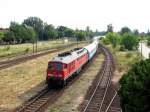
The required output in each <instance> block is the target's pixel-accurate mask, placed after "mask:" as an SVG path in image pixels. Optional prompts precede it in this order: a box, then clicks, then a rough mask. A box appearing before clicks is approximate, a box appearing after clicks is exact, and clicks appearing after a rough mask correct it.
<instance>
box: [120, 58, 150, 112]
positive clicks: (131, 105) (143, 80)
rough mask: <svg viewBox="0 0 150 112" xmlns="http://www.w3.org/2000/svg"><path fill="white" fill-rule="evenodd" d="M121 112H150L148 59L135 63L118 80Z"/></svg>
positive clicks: (149, 64) (149, 62)
mask: <svg viewBox="0 0 150 112" xmlns="http://www.w3.org/2000/svg"><path fill="white" fill-rule="evenodd" d="M120 84H121V88H120V90H119V95H120V101H121V107H122V110H123V112H148V111H150V103H149V101H150V89H149V88H150V59H147V60H145V61H143V60H142V61H140V62H137V63H135V64H134V65H133V67H132V68H131V69H130V70H129V72H128V73H126V74H125V75H124V76H123V77H122V78H121V80H120Z"/></svg>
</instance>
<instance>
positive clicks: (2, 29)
mask: <svg viewBox="0 0 150 112" xmlns="http://www.w3.org/2000/svg"><path fill="white" fill-rule="evenodd" d="M8 31H9V29H8V28H0V32H8Z"/></svg>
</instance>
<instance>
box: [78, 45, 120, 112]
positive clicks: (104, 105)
mask: <svg viewBox="0 0 150 112" xmlns="http://www.w3.org/2000/svg"><path fill="white" fill-rule="evenodd" d="M101 47H102V51H103V53H104V55H105V60H104V62H103V67H102V69H101V71H100V72H99V73H98V77H97V79H96V83H95V85H93V88H92V90H91V93H90V94H89V96H88V98H87V99H86V100H85V101H84V102H83V104H82V105H81V107H80V111H81V112H121V108H120V104H119V97H118V95H117V90H116V89H115V88H114V86H113V85H112V82H111V78H112V76H113V71H114V69H115V66H114V62H113V61H114V60H113V57H112V55H111V53H110V52H109V50H108V49H106V48H105V47H103V46H101Z"/></svg>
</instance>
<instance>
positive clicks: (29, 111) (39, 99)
mask: <svg viewBox="0 0 150 112" xmlns="http://www.w3.org/2000/svg"><path fill="white" fill-rule="evenodd" d="M98 54H100V50H99V51H98V52H97V53H96V55H95V57H97V55H98ZM95 57H94V58H93V59H92V60H91V61H90V62H89V63H87V64H86V65H85V66H84V67H83V68H82V70H81V71H80V73H79V74H78V75H77V76H75V77H73V78H70V79H69V81H68V84H67V86H65V87H64V88H61V89H60V88H56V89H50V90H49V89H48V88H47V87H45V89H43V90H42V91H41V92H40V93H39V94H38V95H36V96H35V97H34V98H32V100H30V101H29V102H27V103H25V104H23V105H22V106H21V107H19V108H17V109H15V110H14V112H43V111H45V109H46V108H47V107H48V106H50V105H51V104H53V103H54V102H55V101H56V100H57V99H58V98H59V97H60V96H61V95H62V93H63V92H64V90H65V89H66V88H68V87H69V86H71V85H72V84H73V83H74V82H75V81H76V80H78V79H79V78H80V76H81V75H82V74H83V73H84V72H85V71H86V70H87V69H88V67H89V65H90V64H91V63H92V62H93V61H94V59H95Z"/></svg>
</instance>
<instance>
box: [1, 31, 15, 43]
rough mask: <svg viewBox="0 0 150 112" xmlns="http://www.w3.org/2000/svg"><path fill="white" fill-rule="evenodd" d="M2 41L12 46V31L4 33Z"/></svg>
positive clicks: (13, 38) (13, 37) (13, 39)
mask: <svg viewBox="0 0 150 112" xmlns="http://www.w3.org/2000/svg"><path fill="white" fill-rule="evenodd" d="M2 41H3V42H5V43H7V44H12V43H14V41H15V36H14V33H13V32H12V31H9V32H6V33H5V34H4V37H2Z"/></svg>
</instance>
